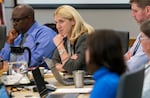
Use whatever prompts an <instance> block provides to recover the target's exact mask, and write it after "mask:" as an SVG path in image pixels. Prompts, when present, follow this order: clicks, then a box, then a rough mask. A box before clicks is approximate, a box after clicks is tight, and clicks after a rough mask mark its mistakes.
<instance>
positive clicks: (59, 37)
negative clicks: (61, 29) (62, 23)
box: [53, 34, 64, 46]
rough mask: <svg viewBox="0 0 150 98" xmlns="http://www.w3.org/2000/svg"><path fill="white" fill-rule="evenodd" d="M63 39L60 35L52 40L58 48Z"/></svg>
mask: <svg viewBox="0 0 150 98" xmlns="http://www.w3.org/2000/svg"><path fill="white" fill-rule="evenodd" d="M63 38H64V37H63V36H62V35H61V34H58V35H56V36H55V37H54V39H53V41H54V43H55V46H59V45H60V44H61V43H62V42H63Z"/></svg>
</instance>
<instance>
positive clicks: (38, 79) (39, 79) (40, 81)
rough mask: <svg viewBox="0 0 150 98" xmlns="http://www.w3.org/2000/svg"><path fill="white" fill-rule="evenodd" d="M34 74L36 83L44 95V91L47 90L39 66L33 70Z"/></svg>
mask: <svg viewBox="0 0 150 98" xmlns="http://www.w3.org/2000/svg"><path fill="white" fill-rule="evenodd" d="M32 74H33V77H34V81H35V83H36V86H37V89H38V92H39V94H40V96H42V95H43V92H45V90H46V86H45V82H44V78H43V77H42V75H41V72H40V70H39V68H38V67H37V68H36V69H34V70H33V71H32Z"/></svg>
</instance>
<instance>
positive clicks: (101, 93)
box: [90, 67, 120, 98]
mask: <svg viewBox="0 0 150 98" xmlns="http://www.w3.org/2000/svg"><path fill="white" fill-rule="evenodd" d="M93 78H94V80H95V84H94V87H93V90H92V92H91V95H90V98H116V94H117V88H118V84H119V79H120V78H119V76H118V75H117V74H116V73H114V72H110V71H109V69H107V68H106V67H101V68H100V69H99V70H97V71H96V72H95V73H94V74H93Z"/></svg>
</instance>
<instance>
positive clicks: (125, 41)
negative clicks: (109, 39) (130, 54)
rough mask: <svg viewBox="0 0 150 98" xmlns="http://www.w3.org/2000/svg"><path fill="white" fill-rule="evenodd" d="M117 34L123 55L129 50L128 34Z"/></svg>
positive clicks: (125, 32) (119, 32)
mask: <svg viewBox="0 0 150 98" xmlns="http://www.w3.org/2000/svg"><path fill="white" fill-rule="evenodd" d="M117 34H118V35H119V37H120V38H121V43H122V47H123V53H124V54H125V53H126V52H127V51H128V48H129V32H128V31H117Z"/></svg>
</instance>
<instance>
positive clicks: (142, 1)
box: [130, 0, 150, 8]
mask: <svg viewBox="0 0 150 98" xmlns="http://www.w3.org/2000/svg"><path fill="white" fill-rule="evenodd" d="M130 3H137V5H138V7H140V8H145V7H146V6H150V0H130Z"/></svg>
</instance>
